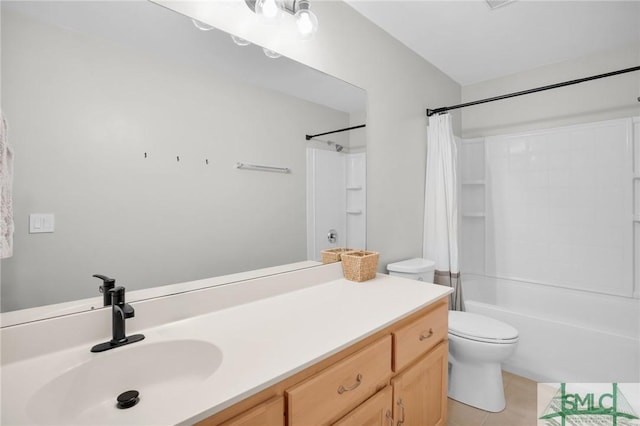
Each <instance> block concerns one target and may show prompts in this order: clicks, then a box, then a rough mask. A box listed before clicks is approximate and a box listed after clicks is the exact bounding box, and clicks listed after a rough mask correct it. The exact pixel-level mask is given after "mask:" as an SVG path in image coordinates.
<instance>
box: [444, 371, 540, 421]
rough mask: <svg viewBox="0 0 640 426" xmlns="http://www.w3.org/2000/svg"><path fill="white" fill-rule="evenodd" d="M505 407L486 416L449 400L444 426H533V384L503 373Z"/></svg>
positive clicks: (475, 409)
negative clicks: (447, 418)
mask: <svg viewBox="0 0 640 426" xmlns="http://www.w3.org/2000/svg"><path fill="white" fill-rule="evenodd" d="M502 380H503V382H504V391H505V399H506V400H507V407H506V408H505V409H504V411H502V412H500V413H488V412H486V411H482V410H478V409H477V408H474V407H471V406H469V405H465V404H462V403H460V402H457V401H454V400H452V399H449V421H448V423H447V426H536V424H537V419H536V411H537V384H536V382H534V381H532V380H529V379H525V378H524V377H520V376H516V375H515V374H511V373H507V372H503V374H502Z"/></svg>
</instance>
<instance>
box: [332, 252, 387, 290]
mask: <svg viewBox="0 0 640 426" xmlns="http://www.w3.org/2000/svg"><path fill="white" fill-rule="evenodd" d="M379 257H380V253H378V252H375V251H366V250H354V251H350V252H347V253H342V256H341V258H342V272H343V273H344V277H345V278H346V279H348V280H349V281H357V282H362V281H367V280H370V279H373V278H375V277H376V272H377V270H378V259H379Z"/></svg>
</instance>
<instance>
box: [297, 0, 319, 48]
mask: <svg viewBox="0 0 640 426" xmlns="http://www.w3.org/2000/svg"><path fill="white" fill-rule="evenodd" d="M295 16H296V25H297V26H298V32H299V33H300V35H301V36H302V38H305V39H309V38H311V37H313V35H314V34H315V33H316V32H317V31H318V18H317V17H316V14H315V13H313V12H312V11H311V9H309V2H308V1H305V0H301V1H300V3H299V5H298V11H297V12H296V15H295Z"/></svg>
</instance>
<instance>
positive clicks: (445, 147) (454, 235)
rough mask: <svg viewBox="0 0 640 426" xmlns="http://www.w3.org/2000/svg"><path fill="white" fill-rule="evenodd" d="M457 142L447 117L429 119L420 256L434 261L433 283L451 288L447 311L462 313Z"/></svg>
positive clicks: (443, 115)
mask: <svg viewBox="0 0 640 426" xmlns="http://www.w3.org/2000/svg"><path fill="white" fill-rule="evenodd" d="M456 158H457V153H456V142H455V138H454V136H453V130H452V128H451V117H450V116H449V114H440V115H435V116H432V117H430V118H429V127H428V129H427V173H426V183H425V197H424V198H425V208H424V247H423V257H424V258H425V259H431V260H433V261H435V263H436V265H435V268H436V272H435V278H434V282H435V283H436V284H441V285H447V286H450V287H453V289H454V292H453V294H452V295H451V297H450V299H449V309H452V310H459V311H461V310H464V304H463V301H462V286H461V280H460V269H459V264H458V190H457V179H456V173H457V167H456Z"/></svg>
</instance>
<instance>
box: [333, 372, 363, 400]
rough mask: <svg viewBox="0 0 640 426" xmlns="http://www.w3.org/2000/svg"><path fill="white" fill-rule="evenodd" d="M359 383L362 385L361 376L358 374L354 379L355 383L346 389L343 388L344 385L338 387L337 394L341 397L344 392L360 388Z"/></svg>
mask: <svg viewBox="0 0 640 426" xmlns="http://www.w3.org/2000/svg"><path fill="white" fill-rule="evenodd" d="M360 383H362V374H360V373H358V376H357V377H356V382H355V383H354V384H352V385H351V386H348V387H344V385H340V387H339V388H338V393H339V394H340V395H342V394H343V393H345V392H349V391H352V390H354V389H355V388H357V387H358V386H360Z"/></svg>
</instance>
